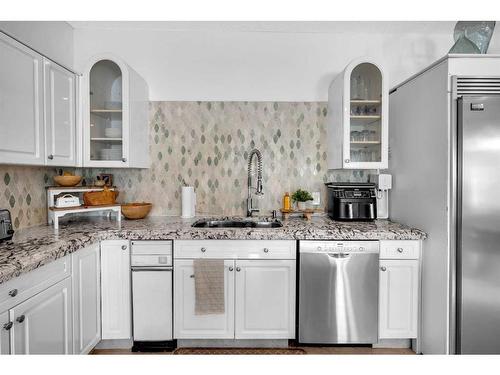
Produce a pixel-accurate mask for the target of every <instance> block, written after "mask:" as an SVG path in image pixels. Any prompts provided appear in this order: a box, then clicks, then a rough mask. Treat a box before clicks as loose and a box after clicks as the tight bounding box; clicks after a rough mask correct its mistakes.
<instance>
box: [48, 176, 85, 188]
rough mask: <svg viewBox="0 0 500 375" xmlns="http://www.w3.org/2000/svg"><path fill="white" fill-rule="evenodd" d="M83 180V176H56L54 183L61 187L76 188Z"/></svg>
mask: <svg viewBox="0 0 500 375" xmlns="http://www.w3.org/2000/svg"><path fill="white" fill-rule="evenodd" d="M81 180H82V176H54V181H55V183H56V184H58V185H59V186H76V185H78V184H79V183H80V181H81Z"/></svg>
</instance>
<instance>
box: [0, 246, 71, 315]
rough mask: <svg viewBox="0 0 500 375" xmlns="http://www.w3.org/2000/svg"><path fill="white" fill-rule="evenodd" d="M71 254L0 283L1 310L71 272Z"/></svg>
mask: <svg viewBox="0 0 500 375" xmlns="http://www.w3.org/2000/svg"><path fill="white" fill-rule="evenodd" d="M70 257H71V256H65V257H63V258H61V259H58V260H56V261H54V262H51V263H49V264H46V265H44V266H42V267H40V268H37V269H35V270H33V271H31V272H29V273H27V274H25V275H21V276H19V277H17V278H15V279H12V280H9V281H7V282H6V283H3V284H0V311H2V310H7V309H9V308H11V307H12V306H15V305H17V304H18V303H20V302H22V301H24V300H26V299H28V298H30V297H31V296H33V295H35V294H36V293H39V292H40V291H42V290H44V289H46V288H48V287H49V286H51V285H53V284H55V283H57V282H59V281H61V280H62V279H64V278H66V277H67V276H69V275H70V274H71V262H70Z"/></svg>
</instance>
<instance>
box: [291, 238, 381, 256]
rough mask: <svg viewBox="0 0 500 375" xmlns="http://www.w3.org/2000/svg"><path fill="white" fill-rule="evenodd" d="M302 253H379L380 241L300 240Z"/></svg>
mask: <svg viewBox="0 0 500 375" xmlns="http://www.w3.org/2000/svg"><path fill="white" fill-rule="evenodd" d="M299 249H300V250H299V252H301V253H378V252H379V241H300V242H299Z"/></svg>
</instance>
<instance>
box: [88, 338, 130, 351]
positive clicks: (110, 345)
mask: <svg viewBox="0 0 500 375" xmlns="http://www.w3.org/2000/svg"><path fill="white" fill-rule="evenodd" d="M133 344H134V341H133V340H132V339H124V340H101V341H99V343H98V344H97V345H96V346H95V349H130V348H131V347H132V345H133Z"/></svg>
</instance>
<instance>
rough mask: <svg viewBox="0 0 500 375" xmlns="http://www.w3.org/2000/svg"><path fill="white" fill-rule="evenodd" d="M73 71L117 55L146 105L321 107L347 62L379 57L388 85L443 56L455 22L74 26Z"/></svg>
mask: <svg viewBox="0 0 500 375" xmlns="http://www.w3.org/2000/svg"><path fill="white" fill-rule="evenodd" d="M72 25H74V26H75V27H76V29H75V66H76V68H77V69H78V70H81V71H83V69H84V68H85V66H86V63H87V60H88V59H89V57H90V56H92V55H93V54H95V53H99V52H111V53H114V54H116V55H118V56H120V57H122V58H123V59H124V60H125V61H126V62H128V64H129V65H131V66H132V67H133V68H134V69H135V70H136V71H137V72H138V73H139V74H141V75H142V76H143V77H144V78H145V79H146V81H147V82H148V84H149V89H150V99H151V100H165V101H171V100H172V101H174V100H226V101H230V100H235V101H240V100H248V101H266V100H271V101H274V100H275V101H325V100H326V99H327V88H328V85H329V84H330V82H331V80H332V78H333V77H334V76H335V75H336V74H338V73H339V72H340V71H341V70H342V69H343V67H344V66H345V65H346V64H347V63H348V62H349V61H350V60H352V59H354V58H357V57H359V56H362V55H370V56H375V57H378V58H380V59H381V60H382V61H383V62H384V63H385V65H386V68H387V70H388V72H389V76H390V85H391V86H393V85H395V84H397V83H399V82H401V81H403V80H404V79H406V78H407V77H409V76H410V75H412V74H414V73H416V72H417V71H419V70H420V69H422V68H424V67H425V66H427V65H429V64H430V63H432V62H433V61H435V60H436V59H438V58H440V57H442V56H443V55H445V54H446V53H447V51H448V50H449V49H450V47H451V46H452V44H453V27H454V22H318V23H311V22H306V23H228V24H225V23H220V22H214V23H189V22H188V23H172V22H167V23H161V22H160V23H154V22H153V23H151V22H149V23H146V22H137V23H133V22H125V23H118V22H111V23H104V22H101V23H99V22H83V23H78V22H76V23H75V22H73V23H72Z"/></svg>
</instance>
